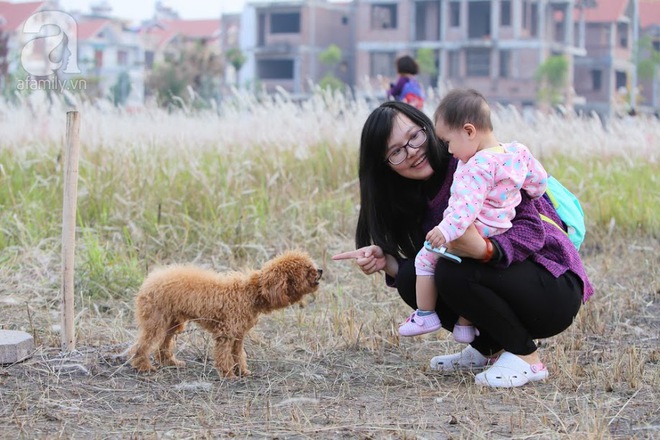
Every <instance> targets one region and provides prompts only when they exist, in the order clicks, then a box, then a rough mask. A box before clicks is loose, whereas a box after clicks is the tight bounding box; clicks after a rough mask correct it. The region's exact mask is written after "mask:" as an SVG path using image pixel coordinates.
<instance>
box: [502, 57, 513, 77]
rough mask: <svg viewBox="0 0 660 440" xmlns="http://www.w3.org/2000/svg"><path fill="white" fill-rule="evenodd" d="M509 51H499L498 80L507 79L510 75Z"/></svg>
mask: <svg viewBox="0 0 660 440" xmlns="http://www.w3.org/2000/svg"><path fill="white" fill-rule="evenodd" d="M510 66H511V51H510V50H501V51H500V78H508V77H509V75H510V72H509V70H510V69H511V67H510Z"/></svg>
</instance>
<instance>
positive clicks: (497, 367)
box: [474, 351, 548, 388]
mask: <svg viewBox="0 0 660 440" xmlns="http://www.w3.org/2000/svg"><path fill="white" fill-rule="evenodd" d="M547 377H548V369H547V368H545V365H543V364H542V363H538V364H534V365H530V364H528V363H527V362H525V361H524V360H522V359H521V358H519V357H518V356H516V355H515V354H512V353H509V352H508V351H505V352H504V353H502V354H501V355H500V358H499V359H498V360H497V361H496V362H495V363H494V364H493V366H492V367H490V368H489V369H488V370H486V371H484V372H483V373H479V374H477V375H476V376H475V377H474V381H475V382H476V383H477V385H485V386H489V387H499V388H513V387H520V386H523V385H525V384H526V383H527V382H538V381H541V380H545V379H546V378H547Z"/></svg>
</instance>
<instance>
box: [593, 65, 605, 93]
mask: <svg viewBox="0 0 660 440" xmlns="http://www.w3.org/2000/svg"><path fill="white" fill-rule="evenodd" d="M602 88H603V72H602V71H601V70H592V71H591V90H593V91H599V90H601V89H602Z"/></svg>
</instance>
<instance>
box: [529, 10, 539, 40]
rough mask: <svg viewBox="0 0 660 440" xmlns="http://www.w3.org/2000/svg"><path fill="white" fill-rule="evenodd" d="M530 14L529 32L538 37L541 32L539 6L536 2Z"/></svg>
mask: <svg viewBox="0 0 660 440" xmlns="http://www.w3.org/2000/svg"><path fill="white" fill-rule="evenodd" d="M530 16H531V17H530V21H531V23H530V24H529V34H530V35H531V36H532V37H536V36H538V33H539V7H538V5H537V4H536V3H534V4H532V7H531V8H530Z"/></svg>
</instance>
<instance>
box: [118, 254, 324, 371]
mask: <svg viewBox="0 0 660 440" xmlns="http://www.w3.org/2000/svg"><path fill="white" fill-rule="evenodd" d="M322 272H323V271H322V270H321V269H317V268H316V266H315V265H314V263H313V262H312V260H311V259H310V258H309V256H308V255H307V254H306V253H303V252H299V251H288V252H285V253H283V254H282V255H280V256H278V257H276V258H274V259H272V260H270V261H269V262H267V263H266V264H265V265H264V266H263V267H262V269H261V270H252V271H249V272H229V273H224V274H220V273H217V272H213V271H210V270H205V269H201V268H198V267H194V266H170V267H166V268H163V269H159V270H156V271H154V272H152V273H151V274H150V275H149V276H148V277H147V278H146V279H145V280H144V283H143V284H142V287H141V288H140V291H139V292H138V294H137V297H136V298H135V318H136V320H137V323H138V326H139V335H138V338H137V340H136V341H135V343H134V344H133V346H132V347H131V348H130V349H129V350H128V355H129V357H132V359H131V365H132V366H133V367H134V368H136V369H137V370H139V371H153V370H155V368H154V366H153V365H152V364H151V362H150V360H149V355H150V354H151V352H152V351H154V350H155V349H157V351H156V353H155V358H156V360H157V361H158V363H160V365H170V366H183V365H185V362H183V361H180V360H178V359H176V358H175V357H174V336H175V335H176V334H177V333H180V332H181V331H183V329H184V326H185V323H186V322H187V321H194V322H195V323H196V324H198V325H199V326H201V327H202V328H204V329H205V330H208V331H209V332H211V334H212V335H213V338H214V339H215V349H214V358H215V366H216V368H217V369H218V372H221V373H222V375H224V376H225V377H233V376H235V374H238V375H243V376H245V375H248V374H250V371H249V370H248V368H247V361H246V358H245V350H244V349H243V338H244V337H245V335H246V334H247V332H248V331H249V330H250V329H251V328H252V327H254V326H255V324H256V323H257V318H258V316H259V314H261V313H268V312H271V311H273V310H275V309H281V308H284V307H286V306H289V305H291V304H293V303H296V302H298V301H299V300H300V299H301V298H302V297H303V296H304V295H306V294H308V293H311V292H314V291H315V290H316V289H318V286H319V281H320V279H321V275H322Z"/></svg>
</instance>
